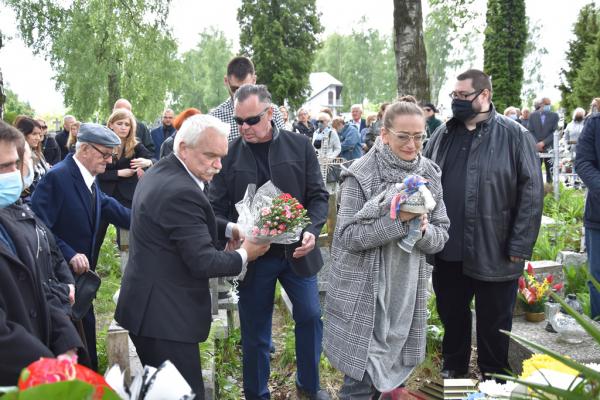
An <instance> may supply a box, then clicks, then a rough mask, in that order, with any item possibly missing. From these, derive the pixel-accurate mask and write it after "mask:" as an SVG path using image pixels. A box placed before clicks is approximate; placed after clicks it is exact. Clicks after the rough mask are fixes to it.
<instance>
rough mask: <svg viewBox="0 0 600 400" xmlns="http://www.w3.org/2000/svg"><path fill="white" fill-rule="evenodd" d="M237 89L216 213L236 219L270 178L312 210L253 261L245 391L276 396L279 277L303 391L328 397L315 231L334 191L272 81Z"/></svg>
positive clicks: (244, 323) (246, 296)
mask: <svg viewBox="0 0 600 400" xmlns="http://www.w3.org/2000/svg"><path fill="white" fill-rule="evenodd" d="M234 97H235V108H234V120H235V121H236V123H237V125H238V127H239V131H240V135H241V136H240V137H238V138H237V139H235V140H233V141H232V142H231V143H230V145H229V154H228V155H227V157H226V158H225V159H224V160H223V170H222V172H221V173H220V174H219V175H217V176H216V177H215V180H214V182H213V183H212V184H211V186H210V199H211V203H212V205H213V208H214V209H215V213H216V214H217V216H218V217H219V218H220V219H223V220H225V221H236V220H237V217H238V215H237V212H236V211H235V204H236V203H237V202H238V201H239V200H241V199H242V198H243V196H244V193H245V192H246V188H247V187H248V184H256V186H257V187H260V186H262V185H263V184H264V183H266V182H267V181H269V180H270V181H271V182H273V184H274V185H275V186H276V187H278V188H279V189H280V190H282V191H283V192H284V193H289V194H290V195H292V196H293V197H295V198H296V199H297V200H298V201H299V202H300V204H302V205H303V206H304V207H305V208H306V210H307V215H308V217H309V218H310V224H309V225H308V226H307V227H306V228H305V229H304V231H303V233H302V237H301V238H300V240H298V241H297V242H296V243H293V244H290V245H281V244H273V245H272V246H271V250H269V252H268V253H267V254H265V256H264V257H261V258H260V259H258V260H257V261H256V262H255V263H252V264H250V265H249V266H248V271H247V274H246V277H245V278H244V281H243V284H242V285H240V288H239V293H240V301H239V304H238V306H239V311H240V324H241V329H242V350H243V353H244V360H243V364H244V365H243V369H244V394H245V396H246V399H249V400H250V399H252V400H254V399H268V398H269V396H270V394H269V389H268V380H269V368H270V366H269V349H270V345H271V319H272V314H273V296H274V292H275V282H276V281H277V280H279V282H280V283H281V285H282V287H283V288H284V289H285V291H286V293H287V294H288V296H289V298H290V300H291V302H292V305H293V308H294V315H293V317H294V322H295V325H296V327H295V334H296V359H297V370H298V372H297V377H298V378H297V380H296V382H297V389H298V394H299V397H300V398H302V399H305V398H308V399H317V400H321V399H328V398H329V397H328V396H327V392H325V391H323V390H320V385H319V357H320V354H321V339H322V336H323V324H322V322H321V308H320V303H319V292H318V288H317V276H316V274H317V272H318V271H319V269H321V266H322V265H323V259H322V257H321V252H320V250H319V248H318V247H316V238H317V237H318V236H319V234H320V232H321V228H322V226H323V225H324V223H325V221H326V219H327V210H328V197H329V194H328V193H327V190H326V189H325V184H324V182H323V177H322V175H321V170H320V168H319V162H318V161H317V156H316V155H315V150H314V147H313V146H312V144H311V142H310V140H309V138H308V137H306V136H304V135H296V134H293V133H292V132H288V131H284V130H279V129H278V128H277V126H276V124H275V123H274V122H273V119H272V118H273V108H272V104H271V94H270V93H269V92H268V90H267V88H266V87H265V86H264V85H252V84H247V85H243V86H242V87H240V88H239V89H238V90H237V91H236V93H235V96H234ZM144 179H145V178H144Z"/></svg>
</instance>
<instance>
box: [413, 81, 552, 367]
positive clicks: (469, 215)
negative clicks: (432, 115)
mask: <svg viewBox="0 0 600 400" xmlns="http://www.w3.org/2000/svg"><path fill="white" fill-rule="evenodd" d="M451 97H452V113H453V117H452V119H450V120H449V121H448V122H447V123H446V124H445V125H442V127H440V128H438V130H437V131H436V133H435V134H434V135H433V137H432V138H431V140H430V141H429V143H428V145H427V149H426V151H425V154H424V155H425V157H428V158H430V159H432V160H433V161H435V162H436V163H437V164H438V165H439V166H440V167H441V168H442V186H443V189H444V203H445V204H446V210H447V213H448V217H449V218H450V230H449V232H448V233H449V240H448V242H446V245H445V247H444V249H443V250H442V251H441V252H440V253H438V254H437V255H436V256H435V268H434V271H433V288H434V290H435V294H436V302H437V309H438V313H439V315H440V318H441V320H442V322H443V324H444V328H445V333H444V339H443V343H442V355H443V358H444V365H443V370H442V376H444V377H445V378H456V377H460V376H463V375H466V374H467V373H468V368H469V359H470V353H471V310H470V308H469V306H470V304H471V301H472V299H473V297H475V311H476V315H477V351H478V359H477V362H478V365H479V368H480V370H481V372H482V373H484V374H487V373H506V370H510V367H509V365H508V336H506V335H505V334H503V333H501V332H500V329H504V330H507V331H510V330H511V328H512V314H513V308H514V304H515V299H516V293H517V282H518V278H519V276H521V274H522V273H523V261H524V260H525V259H528V258H530V257H531V253H532V249H533V246H534V244H535V241H536V238H537V234H538V231H539V227H540V222H541V217H542V206H543V183H542V174H541V171H540V168H539V166H538V165H539V164H538V163H539V161H538V157H537V154H536V152H535V144H534V142H533V138H532V136H531V135H530V134H529V133H528V132H527V131H526V130H525V128H523V127H522V126H521V125H520V124H518V123H517V122H515V121H512V120H510V119H509V118H506V117H504V116H502V115H499V114H497V113H496V111H495V109H494V106H493V104H492V103H491V100H492V84H491V81H490V79H489V77H488V76H487V75H486V74H484V73H483V72H481V71H479V70H468V71H466V72H464V73H462V74H460V75H459V76H458V78H457V82H456V84H455V86H454V91H453V92H452V95H451Z"/></svg>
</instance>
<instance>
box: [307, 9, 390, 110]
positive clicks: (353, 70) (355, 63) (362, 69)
mask: <svg viewBox="0 0 600 400" xmlns="http://www.w3.org/2000/svg"><path fill="white" fill-rule="evenodd" d="M365 24H366V19H365V18H364V17H363V18H362V19H361V20H360V21H359V23H358V24H357V29H356V30H355V29H353V30H352V33H351V34H350V35H340V34H338V33H334V34H332V35H330V36H328V37H327V38H326V39H325V41H324V42H323V47H322V48H321V49H320V50H319V51H318V52H317V55H316V58H315V62H314V65H313V67H312V71H313V72H328V73H330V74H331V75H332V76H333V77H334V78H336V79H338V80H339V81H340V82H342V83H343V84H344V90H342V102H343V109H342V110H344V111H345V110H348V111H349V110H350V107H351V106H352V104H356V103H363V101H364V100H365V99H369V101H370V102H374V103H382V102H384V101H391V100H392V99H394V97H396V72H395V68H396V67H395V56H394V47H393V42H392V38H391V37H390V36H387V35H381V34H380V33H379V31H378V30H375V29H367V28H365Z"/></svg>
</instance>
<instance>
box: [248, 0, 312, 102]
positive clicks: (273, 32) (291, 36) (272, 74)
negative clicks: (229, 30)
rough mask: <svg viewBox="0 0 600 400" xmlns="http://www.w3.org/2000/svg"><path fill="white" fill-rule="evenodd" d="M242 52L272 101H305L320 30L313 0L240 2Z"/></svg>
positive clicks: (255, 0) (250, 0) (249, 0)
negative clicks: (271, 97)
mask: <svg viewBox="0 0 600 400" xmlns="http://www.w3.org/2000/svg"><path fill="white" fill-rule="evenodd" d="M237 17H238V21H239V23H240V27H241V33H240V47H241V50H242V53H244V54H245V55H247V56H249V57H251V58H252V61H253V62H254V65H255V67H256V74H257V77H258V78H257V79H258V81H259V82H260V83H264V84H266V85H267V86H268V87H269V91H270V92H271V94H272V96H273V100H274V101H275V102H277V103H279V104H283V103H284V101H285V100H287V101H288V102H289V103H290V104H291V105H292V106H293V107H298V106H300V105H301V104H302V103H303V101H304V99H305V98H306V95H307V92H308V88H309V82H308V76H309V74H310V71H311V68H312V64H313V61H314V58H315V54H316V51H317V49H318V47H319V41H318V40H317V34H319V33H320V32H321V31H322V30H323V27H322V26H321V23H320V22H319V13H318V12H317V7H316V4H315V0H242V5H241V6H240V8H239V10H238V16H237Z"/></svg>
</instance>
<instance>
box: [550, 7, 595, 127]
mask: <svg viewBox="0 0 600 400" xmlns="http://www.w3.org/2000/svg"><path fill="white" fill-rule="evenodd" d="M598 32H599V29H598V10H597V9H596V6H595V4H594V3H590V4H588V5H586V6H585V7H583V8H581V10H579V15H578V17H577V21H576V22H575V24H574V25H573V33H574V35H575V38H574V39H573V40H570V41H569V49H568V50H567V53H566V59H567V65H568V68H567V70H565V69H561V84H560V86H559V87H558V88H559V89H560V92H561V98H562V100H561V105H562V107H564V109H565V118H566V119H567V121H566V122H568V121H569V120H570V119H571V115H572V114H573V110H575V108H577V107H580V106H586V105H587V104H589V102H590V100H591V99H592V98H593V97H596V96H597V94H598V92H597V91H596V92H593V90H594V89H593V88H590V92H589V93H585V91H582V89H585V88H583V87H581V86H580V89H579V93H578V94H577V95H574V93H573V89H574V87H575V82H576V81H577V78H578V76H579V75H580V72H581V68H582V66H583V63H584V60H585V59H586V58H587V57H586V56H587V48H588V47H589V46H590V45H591V44H593V43H594V42H595V41H596V37H597V36H598ZM582 95H583V96H584V98H583V99H582V98H580V97H578V96H582Z"/></svg>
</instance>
